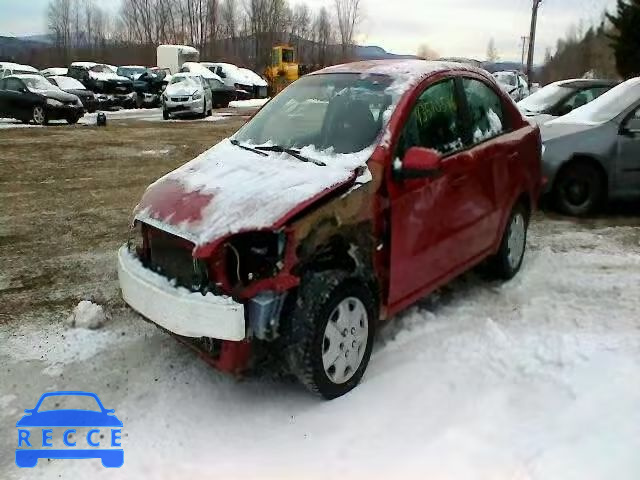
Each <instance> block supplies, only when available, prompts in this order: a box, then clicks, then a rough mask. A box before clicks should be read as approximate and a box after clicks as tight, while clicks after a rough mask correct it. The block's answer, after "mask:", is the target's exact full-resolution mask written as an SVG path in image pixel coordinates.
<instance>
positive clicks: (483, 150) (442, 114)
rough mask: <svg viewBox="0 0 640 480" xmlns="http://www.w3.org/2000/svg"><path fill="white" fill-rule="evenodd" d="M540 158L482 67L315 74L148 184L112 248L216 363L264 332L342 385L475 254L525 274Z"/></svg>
mask: <svg viewBox="0 0 640 480" xmlns="http://www.w3.org/2000/svg"><path fill="white" fill-rule="evenodd" d="M174 80H175V78H174ZM168 88H171V85H170V86H169V87H168ZM189 91H190V90H186V91H185V94H186V93H189ZM540 153H541V143H540V134H539V130H538V127H537V126H535V125H532V124H531V123H530V122H528V121H526V119H524V117H523V116H522V114H521V113H520V112H519V111H518V109H517V108H516V106H515V105H514V104H513V102H512V101H511V100H510V99H509V98H508V96H507V95H506V93H504V92H503V91H502V90H501V89H500V88H499V87H498V85H497V84H496V82H495V81H494V80H493V78H492V77H491V76H490V75H489V74H488V73H487V72H485V71H483V70H480V69H475V68H472V67H468V66H464V65H457V66H456V65H454V64H447V63H440V62H426V61H422V60H402V61H372V62H361V63H353V64H345V65H339V66H335V67H330V68H326V69H324V70H321V71H318V72H315V73H312V74H310V75H307V76H305V77H302V78H301V79H300V80H298V81H297V82H295V83H293V84H292V85H291V86H289V87H288V88H287V89H285V90H284V91H283V92H282V93H280V94H279V95H277V96H276V97H275V98H274V99H272V100H271V101H270V102H269V103H267V104H266V105H265V106H264V107H263V108H262V109H261V110H260V111H258V112H257V113H256V114H255V116H253V118H252V119H251V120H250V121H249V122H248V123H247V124H245V125H244V126H243V127H242V128H241V129H240V130H239V131H238V132H237V133H236V134H235V135H233V136H232V137H231V138H230V139H226V140H223V141H222V142H220V143H219V144H218V145H216V146H215V147H213V148H211V149H210V150H208V151H206V152H204V153H203V154H201V155H200V156H199V157H197V158H196V159H194V160H193V161H191V162H189V163H187V164H185V165H183V166H182V167H180V168H178V169H177V170H175V171H173V172H171V173H169V174H168V175H166V176H165V177H163V178H161V179H160V180H158V181H156V182H155V183H153V184H152V185H151V186H150V187H149V188H148V189H147V190H146V192H145V194H144V195H143V197H142V200H141V202H140V203H139V206H138V207H137V209H136V211H135V212H134V222H133V226H132V229H131V234H130V239H129V242H128V244H127V245H124V246H123V247H122V248H121V249H120V250H119V254H118V270H119V281H120V287H121V289H122V294H123V297H124V300H125V301H126V302H127V303H128V304H129V305H130V306H131V307H133V309H134V310H137V311H138V312H140V313H141V314H142V315H143V316H144V317H146V318H147V319H149V320H150V321H152V322H154V323H156V324H157V325H159V326H161V327H162V328H164V329H165V330H167V331H169V332H172V333H173V334H175V335H177V336H178V337H179V338H180V339H181V340H183V341H185V342H187V343H188V344H190V345H191V346H193V347H194V348H196V349H198V350H200V351H202V352H205V353H206V354H207V355H209V356H210V357H211V363H213V364H214V365H216V366H217V367H218V368H221V369H223V370H226V371H231V372H239V371H242V370H243V369H245V368H246V367H247V365H248V362H249V360H250V359H251V356H252V345H253V346H255V345H256V344H259V347H260V348H259V349H258V350H257V351H260V350H261V349H263V348H266V349H269V348H271V349H279V350H280V352H281V354H282V355H283V357H284V358H286V359H287V361H288V363H289V365H290V369H291V371H292V372H294V373H295V374H296V375H297V376H298V378H300V380H301V381H302V382H303V383H304V384H305V385H306V386H307V387H308V388H309V389H310V390H312V391H313V392H317V393H319V394H320V395H322V396H324V397H325V398H334V397H337V396H340V395H343V394H345V393H346V392H348V391H349V390H351V389H352V388H353V387H355V386H356V384H357V383H358V382H359V381H360V379H361V378H362V376H363V374H364V371H365V369H366V367H367V363H368V361H369V356H370V354H371V349H372V346H373V339H374V337H375V333H376V329H377V326H378V323H379V320H380V321H383V320H388V319H389V318H391V317H392V316H393V315H395V314H396V313H398V312H399V311H401V310H402V309H404V308H406V307H407V306H409V305H411V304H412V303H413V302H415V301H416V300H418V299H420V298H422V297H424V296H425V295H427V294H428V293H429V292H432V291H433V290H434V289H436V288H438V287H440V286H441V285H443V284H445V283H446V282H448V281H450V280H451V279H452V278H454V277H456V276H457V275H459V274H461V273H463V272H465V271H467V270H468V269H470V268H471V267H473V266H474V265H477V264H479V263H480V262H483V261H488V263H489V264H490V266H491V271H492V272H493V273H495V274H496V275H497V276H499V277H501V278H504V279H509V278H511V277H513V276H514V275H515V274H516V273H517V272H518V270H519V269H520V266H521V263H522V258H523V255H524V252H525V247H526V236H527V227H528V222H529V217H530V215H531V211H532V209H534V208H535V205H536V202H537V199H538V193H539V190H540V182H541V172H540ZM255 352H256V350H253V354H255Z"/></svg>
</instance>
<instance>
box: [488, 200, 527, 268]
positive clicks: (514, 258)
mask: <svg viewBox="0 0 640 480" xmlns="http://www.w3.org/2000/svg"><path fill="white" fill-rule="evenodd" d="M528 228H529V213H528V211H527V209H526V208H525V207H524V205H522V203H518V204H517V205H516V206H515V207H513V210H512V211H511V215H510V216H509V220H508V222H507V227H506V228H505V230H504V233H503V235H502V240H501V242H500V248H499V249H498V253H497V254H496V255H495V256H494V257H493V258H492V259H491V261H490V263H491V270H492V271H493V273H494V275H495V276H496V277H498V278H502V279H503V280H510V279H512V278H513V277H514V276H515V275H516V274H517V273H518V272H519V271H520V267H521V266H522V260H523V259H524V252H525V250H526V248H527V230H528Z"/></svg>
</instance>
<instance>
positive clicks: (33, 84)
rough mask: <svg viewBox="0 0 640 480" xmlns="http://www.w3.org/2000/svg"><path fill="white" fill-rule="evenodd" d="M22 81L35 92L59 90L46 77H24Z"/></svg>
mask: <svg viewBox="0 0 640 480" xmlns="http://www.w3.org/2000/svg"><path fill="white" fill-rule="evenodd" d="M22 81H23V82H24V83H25V84H26V85H27V87H29V88H31V89H34V90H57V87H56V86H55V85H52V84H51V83H49V81H48V80H46V79H45V78H44V77H39V76H38V77H36V76H33V77H22Z"/></svg>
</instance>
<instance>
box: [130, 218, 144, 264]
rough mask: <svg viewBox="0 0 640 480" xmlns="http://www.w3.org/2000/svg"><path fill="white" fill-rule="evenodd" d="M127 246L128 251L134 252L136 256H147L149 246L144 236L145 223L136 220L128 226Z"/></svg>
mask: <svg viewBox="0 0 640 480" xmlns="http://www.w3.org/2000/svg"><path fill="white" fill-rule="evenodd" d="M127 247H128V248H129V251H130V252H131V253H134V254H135V255H136V256H137V257H138V258H140V259H144V258H147V256H148V248H149V246H148V243H147V238H146V232H145V224H143V223H142V222H139V221H138V220H136V221H135V222H134V223H133V225H131V227H129V235H128V236H127Z"/></svg>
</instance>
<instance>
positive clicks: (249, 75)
mask: <svg viewBox="0 0 640 480" xmlns="http://www.w3.org/2000/svg"><path fill="white" fill-rule="evenodd" d="M239 70H240V73H241V74H242V75H244V76H245V78H246V79H247V81H248V82H249V83H250V84H251V85H255V86H258V87H266V86H267V85H268V84H267V82H266V81H265V80H264V79H263V78H262V77H260V75H258V74H257V73H256V72H254V71H253V70H249V69H248V68H240V69H239Z"/></svg>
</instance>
